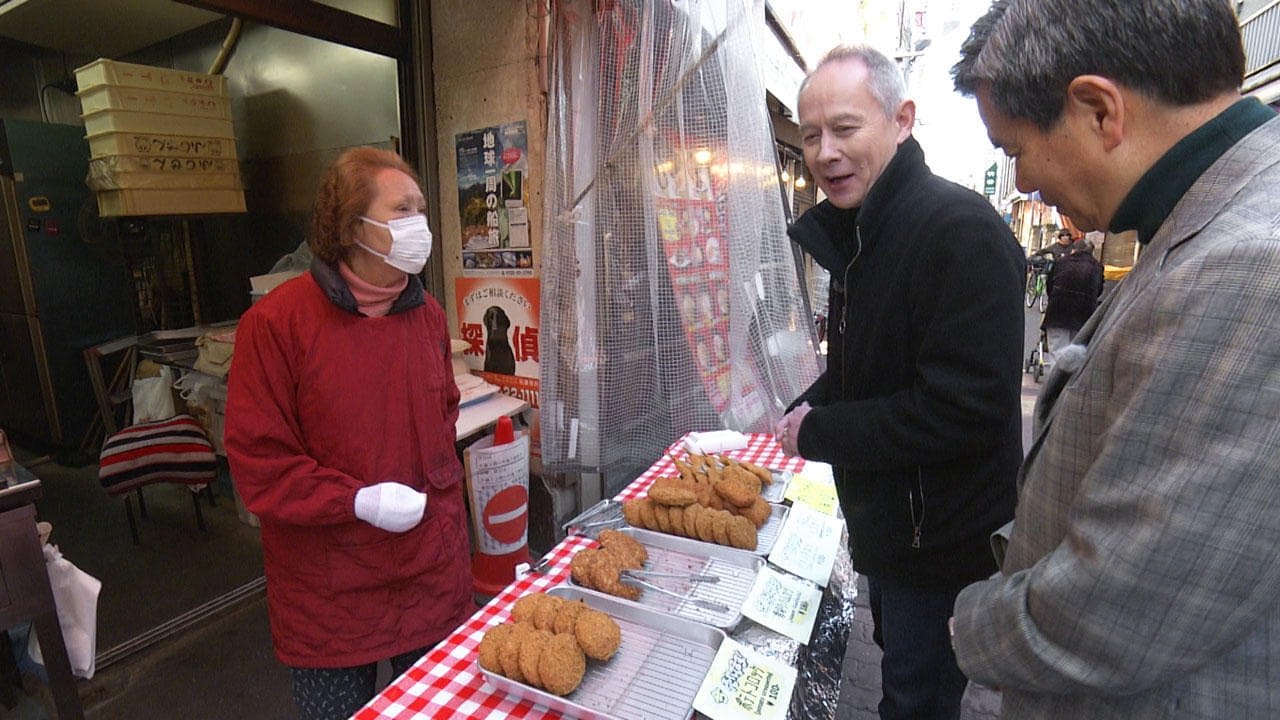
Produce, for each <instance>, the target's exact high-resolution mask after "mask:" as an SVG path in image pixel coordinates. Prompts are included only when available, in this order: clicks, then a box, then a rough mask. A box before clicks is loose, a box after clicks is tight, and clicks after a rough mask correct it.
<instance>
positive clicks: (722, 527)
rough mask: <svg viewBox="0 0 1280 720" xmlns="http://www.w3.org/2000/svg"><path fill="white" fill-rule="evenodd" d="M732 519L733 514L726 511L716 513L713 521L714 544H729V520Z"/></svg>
mask: <svg viewBox="0 0 1280 720" xmlns="http://www.w3.org/2000/svg"><path fill="white" fill-rule="evenodd" d="M732 517H733V513H730V512H729V511H728V510H722V511H720V512H719V513H716V519H715V525H714V527H715V533H714V534H715V538H716V539H715V542H716V543H717V544H720V545H728V544H729V519H730V518H732Z"/></svg>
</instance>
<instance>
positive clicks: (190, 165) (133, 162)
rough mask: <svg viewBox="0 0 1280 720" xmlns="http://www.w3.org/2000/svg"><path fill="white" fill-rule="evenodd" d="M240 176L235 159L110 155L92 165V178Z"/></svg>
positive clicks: (90, 172)
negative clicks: (115, 175)
mask: <svg viewBox="0 0 1280 720" xmlns="http://www.w3.org/2000/svg"><path fill="white" fill-rule="evenodd" d="M238 172H240V163H238V162H236V159H235V158H200V157H174V156H171V155H108V156H106V157H99V158H93V159H91V160H90V161H89V174H90V175H106V174H111V173H159V174H170V175H188V174H198V175H225V174H228V173H229V174H233V175H234V174H236V173H238Z"/></svg>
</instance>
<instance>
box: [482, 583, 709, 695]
mask: <svg viewBox="0 0 1280 720" xmlns="http://www.w3.org/2000/svg"><path fill="white" fill-rule="evenodd" d="M547 593H548V594H550V595H558V596H560V597H562V598H564V599H566V600H578V599H581V600H583V601H584V602H586V604H587V605H589V606H590V607H593V608H595V609H597V610H602V611H604V612H606V613H608V614H609V615H611V616H612V617H613V619H614V620H616V621H617V622H618V627H619V628H621V630H622V645H621V646H620V647H619V648H618V652H617V653H615V654H614V656H613V657H612V658H610V659H609V660H608V661H607V662H599V661H596V660H588V661H587V674H586V675H585V676H583V678H582V684H581V685H579V686H578V689H577V690H574V691H573V692H572V693H570V694H569V695H568V696H567V697H560V696H558V695H552V694H551V693H549V692H546V691H544V690H539V689H538V688H535V687H531V686H529V685H525V684H524V683H518V682H516V681H514V680H511V679H510V678H506V677H503V676H501V675H498V674H496V673H491V672H489V671H488V670H485V669H484V668H480V667H479V663H477V668H479V670H480V673H481V675H483V676H484V679H485V681H486V682H488V683H489V684H490V685H492V686H493V687H495V688H497V689H499V690H501V691H503V692H505V693H507V694H508V695H512V696H514V697H517V698H519V699H521V700H528V701H529V702H531V703H535V704H538V705H541V706H543V707H546V708H548V709H550V710H553V711H555V712H558V713H561V714H562V715H564V716H565V717H572V718H577V719H578V720H688V718H690V717H691V716H692V715H693V698H694V696H695V695H697V693H698V688H699V687H700V686H701V685H702V680H703V678H705V677H706V675H707V671H708V670H709V669H710V668H711V661H712V660H713V659H715V656H716V652H717V651H718V650H719V649H720V643H722V642H724V640H725V634H724V633H723V632H722V631H720V630H718V629H716V628H713V627H709V626H707V625H703V624H701V623H695V622H690V621H688V620H682V619H680V618H673V617H671V616H670V615H666V614H663V613H660V612H656V611H654V610H650V609H649V608H646V607H643V606H640V605H637V604H635V603H630V602H626V601H624V600H620V599H618V598H615V597H612V596H609V595H604V594H601V593H598V592H595V591H593V590H587V589H585V588H579V587H572V586H568V585H557V586H556V587H553V588H551V589H550V590H548V591H547Z"/></svg>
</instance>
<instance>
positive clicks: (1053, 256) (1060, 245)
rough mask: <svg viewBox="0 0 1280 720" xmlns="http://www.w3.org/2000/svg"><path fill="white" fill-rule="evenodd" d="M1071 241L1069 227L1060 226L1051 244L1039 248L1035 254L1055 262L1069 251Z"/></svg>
mask: <svg viewBox="0 0 1280 720" xmlns="http://www.w3.org/2000/svg"><path fill="white" fill-rule="evenodd" d="M1073 242H1074V241H1073V240H1072V238H1071V230H1070V228H1062V229H1060V230H1058V234H1057V236H1056V237H1055V241H1054V242H1053V244H1051V245H1049V246H1048V247H1043V248H1040V249H1039V250H1037V251H1036V255H1040V256H1047V257H1048V258H1049V259H1050V260H1051V261H1052V262H1057V261H1059V260H1061V259H1062V258H1064V257H1066V256H1067V253H1069V252H1071V245H1072V243H1073Z"/></svg>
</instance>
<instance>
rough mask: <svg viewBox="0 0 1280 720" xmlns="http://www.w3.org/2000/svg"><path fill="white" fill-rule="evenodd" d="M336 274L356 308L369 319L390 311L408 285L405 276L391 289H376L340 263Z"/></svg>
mask: <svg viewBox="0 0 1280 720" xmlns="http://www.w3.org/2000/svg"><path fill="white" fill-rule="evenodd" d="M338 272H339V273H340V274H341V275H342V279H343V280H345V281H346V283H347V288H348V289H350V290H351V296H352V297H354V298H355V299H356V307H358V308H359V309H360V312H362V313H364V314H365V315H367V316H369V317H382V316H384V315H386V314H387V312H388V311H390V310H391V303H393V302H395V300H396V298H397V297H399V296H400V293H402V292H404V289H405V287H406V286H408V284H409V276H408V275H405V276H404V277H402V278H400V282H398V283H396V284H395V285H392V286H391V287H378V286H377V285H374V284H372V283H370V282H368V281H366V280H364V279H363V278H361V277H360V276H359V275H357V274H356V272H355V271H354V270H352V269H351V268H350V267H348V266H347V264H346V263H345V262H342V261H339V262H338Z"/></svg>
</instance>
